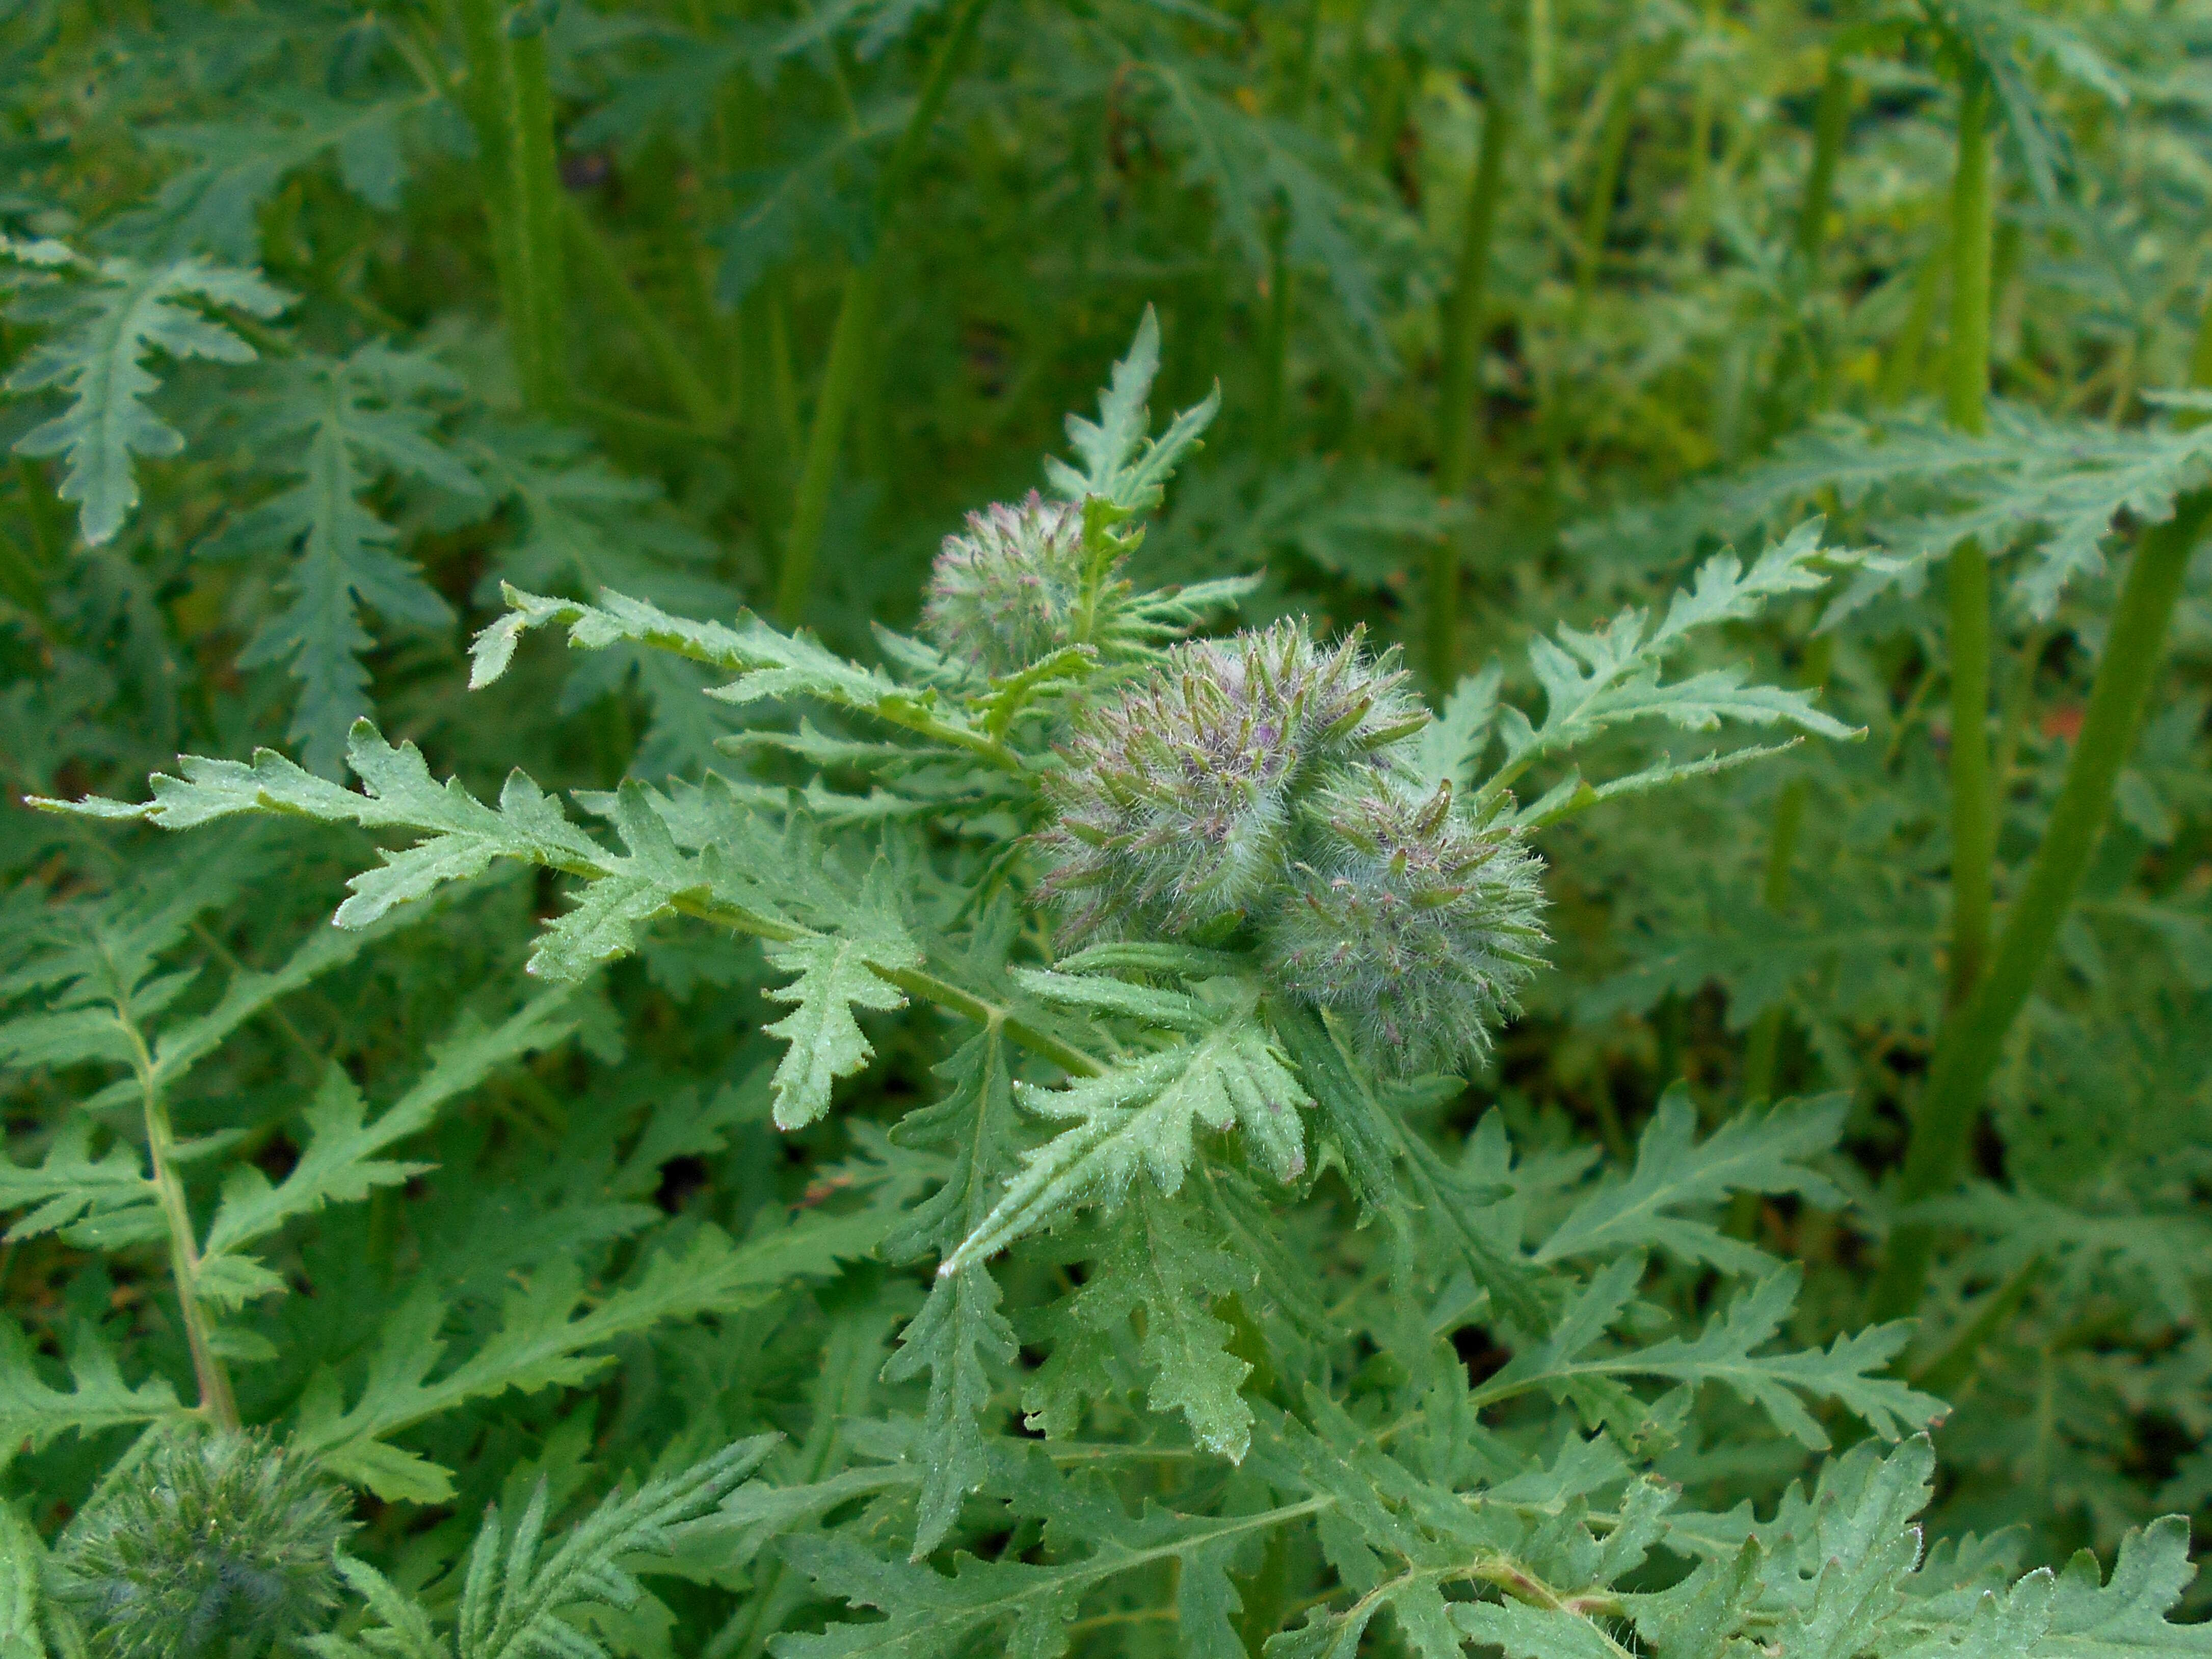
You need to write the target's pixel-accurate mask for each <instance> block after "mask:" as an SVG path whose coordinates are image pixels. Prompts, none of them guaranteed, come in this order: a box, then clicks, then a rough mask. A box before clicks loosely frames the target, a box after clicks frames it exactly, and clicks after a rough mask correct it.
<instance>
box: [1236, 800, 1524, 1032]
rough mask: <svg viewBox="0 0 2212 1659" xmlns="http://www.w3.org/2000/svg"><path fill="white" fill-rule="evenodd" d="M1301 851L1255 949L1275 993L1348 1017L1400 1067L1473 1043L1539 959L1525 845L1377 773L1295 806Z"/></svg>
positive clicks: (1506, 1009)
mask: <svg viewBox="0 0 2212 1659" xmlns="http://www.w3.org/2000/svg"><path fill="white" fill-rule="evenodd" d="M1306 816H1307V817H1308V819H1309V834H1308V836H1307V837H1306V843H1305V844H1306V848H1307V852H1306V857H1305V859H1304V860H1303V861H1302V862H1301V863H1300V864H1299V865H1298V866H1297V871H1296V874H1295V879H1294V882H1293V884H1292V893H1291V897H1290V898H1289V900H1288V901H1287V902H1285V903H1283V904H1281V905H1279V906H1278V907H1277V908H1275V910H1274V912H1273V915H1271V916H1270V917H1269V918H1268V921H1267V927H1266V930H1265V933H1264V937H1263V938H1262V939H1261V951H1262V955H1263V957H1264V959H1265V960H1266V962H1267V967H1268V970H1269V972H1270V974H1271V975H1273V977H1274V979H1275V980H1276V981H1277V982H1278V983H1279V984H1280V985H1281V986H1282V987H1283V988H1284V989H1285V990H1286V991H1291V992H1293V993H1295V994H1297V995H1299V996H1302V997H1304V998H1305V999H1306V1000H1309V1001H1311V1002H1315V1003H1318V1004H1320V1005H1322V1006H1326V1007H1330V1008H1334V1009H1336V1010H1338V1011H1339V1012H1342V1013H1344V1014H1345V1015H1346V1016H1347V1017H1349V1018H1351V1019H1352V1022H1353V1023H1354V1024H1355V1026H1356V1028H1357V1029H1358V1031H1359V1032H1360V1034H1361V1036H1363V1037H1364V1039H1365V1040H1366V1042H1368V1043H1369V1045H1370V1047H1372V1048H1375V1049H1376V1050H1378V1051H1379V1052H1381V1053H1383V1054H1386V1055H1388V1056H1389V1058H1390V1060H1392V1061H1393V1062H1394V1063H1395V1065H1396V1066H1399V1067H1400V1068H1401V1069H1402V1070H1405V1071H1409V1072H1423V1071H1431V1070H1435V1069H1438V1068H1442V1067H1449V1066H1452V1065H1454V1064H1455V1063H1457V1062H1458V1061H1460V1060H1462V1059H1464V1058H1465V1057H1466V1056H1468V1055H1469V1054H1483V1053H1485V1052H1486V1050H1487V1049H1488V1048H1489V1045H1490V1030H1491V1028H1492V1026H1494V1025H1496V1024H1498V1023H1499V1022H1500V1021H1501V1020H1503V1019H1504V1017H1505V1016H1506V1015H1507V1014H1508V1013H1510V1012H1511V1011H1512V1008H1513V1003H1514V996H1515V993H1516V992H1517V991H1518V990H1519V988H1520V987H1521V985H1522V983H1523V982H1524V981H1526V980H1527V979H1528V975H1530V974H1531V973H1533V972H1534V970H1535V969H1536V968H1537V967H1538V965H1539V963H1540V958H1539V957H1537V955H1536V951H1537V949H1538V947H1539V946H1540V945H1541V944H1542V943H1543V939H1544V934H1543V931H1542V929H1541V928H1540V927H1538V926H1537V920H1536V919H1537V916H1538V915H1539V914H1540V912H1541V908H1542V906H1543V892H1542V890H1541V886H1540V885H1539V883H1538V877H1539V875H1540V873H1541V865H1540V863H1539V862H1538V860H1537V859H1536V856H1535V854H1533V853H1531V852H1529V851H1528V848H1526V847H1524V846H1522V844H1521V842H1519V840H1518V839H1516V837H1515V836H1513V835H1512V834H1511V833H1510V832H1509V831H1506V830H1502V829H1482V828H1479V827H1477V826H1476V825H1474V824H1472V823H1468V821H1467V820H1466V819H1465V818H1464V817H1462V816H1459V815H1456V814H1455V813H1454V812H1453V811H1452V794H1451V786H1450V785H1449V783H1444V784H1439V785H1438V786H1437V789H1436V792H1435V793H1433V794H1431V795H1428V796H1426V797H1424V796H1423V795H1422V794H1421V793H1420V792H1419V791H1418V790H1416V789H1413V788H1411V787H1407V785H1406V784H1404V783H1403V782H1401V781H1398V780H1396V779H1391V778H1381V779H1372V780H1368V781H1364V782H1361V783H1359V784H1357V785H1353V786H1351V787H1338V788H1333V789H1330V790H1328V791H1327V792H1325V793H1322V794H1321V795H1320V796H1318V797H1317V798H1316V799H1314V800H1313V801H1312V802H1311V803H1310V805H1308V807H1307V810H1306Z"/></svg>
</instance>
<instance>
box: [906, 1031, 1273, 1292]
mask: <svg viewBox="0 0 2212 1659" xmlns="http://www.w3.org/2000/svg"><path fill="white" fill-rule="evenodd" d="M1217 1018H1218V1024H1214V1025H1213V1026H1212V1029H1211V1030H1207V1031H1206V1032H1205V1033H1204V1034H1202V1035H1200V1036H1196V1037H1194V1038H1193V1039H1192V1040H1190V1041H1188V1042H1176V1043H1174V1044H1171V1045H1170V1046H1169V1047H1167V1048H1161V1049H1159V1050H1158V1051H1157V1052H1155V1053H1152V1054H1146V1055H1145V1056H1143V1057H1142V1058H1140V1059H1137V1060H1130V1061H1128V1062H1127V1063H1126V1064H1123V1065H1121V1066H1116V1067H1115V1069H1114V1070H1112V1071H1110V1072H1109V1073H1106V1074H1105V1075H1103V1077H1093V1078H1081V1079H1077V1080H1075V1081H1074V1082H1073V1083H1070V1084H1069V1085H1067V1086H1066V1088H1063V1089H1039V1088H1035V1087H1031V1086H1030V1085H1023V1087H1022V1089H1021V1090H1020V1095H1021V1099H1022V1103H1023V1104H1024V1105H1025V1106H1027V1107H1028V1108H1029V1109H1030V1110H1031V1111H1033V1112H1036V1113H1037V1114H1038V1115H1041V1116H1044V1117H1048V1118H1053V1119H1056V1120H1059V1121H1062V1122H1066V1123H1068V1124H1070V1125H1071V1127H1068V1128H1067V1129H1066V1130H1065V1131H1063V1132H1062V1133H1060V1135H1058V1136H1057V1137H1055V1138H1054V1139H1052V1140H1050V1141H1048V1142H1047V1143H1046V1144H1045V1145H1044V1146H1041V1147H1039V1148H1037V1149H1036V1151H1035V1152H1030V1153H1028V1154H1027V1155H1026V1156H1025V1158H1024V1164H1023V1168H1022V1171H1021V1173H1020V1174H1019V1175H1018V1176H1015V1177H1014V1179H1013V1180H1012V1182H1009V1183H1008V1185H1007V1188H1006V1195H1005V1196H1004V1197H1002V1198H1001V1199H1000V1200H999V1202H998V1204H997V1205H996V1206H994V1208H993V1209H992V1211H991V1213H990V1214H989V1215H987V1217H985V1218H983V1220H982V1222H981V1224H980V1225H978V1226H977V1227H976V1228H975V1231H973V1232H971V1233H969V1235H968V1237H966V1238H965V1239H964V1240H963V1241H962V1243H961V1245H960V1248H959V1249H957V1250H955V1251H954V1252H953V1253H952V1254H951V1255H950V1256H948V1257H946V1258H945V1263H944V1265H943V1266H942V1267H940V1268H939V1272H940V1273H958V1272H959V1271H960V1270H961V1269H962V1268H963V1267H967V1266H968V1265H969V1263H971V1262H976V1261H982V1260H984V1259H985V1258H986V1257H987V1256H990V1255H994V1254H995V1253H996V1252H998V1251H1000V1250H1001V1249H1005V1248H1006V1246H1007V1245H1008V1244H1010V1243H1012V1242H1013V1241H1014V1240H1015V1239H1017V1238H1019V1237H1022V1236H1023V1235H1024V1234H1026V1233H1030V1232H1033V1231H1036V1229H1037V1228H1039V1227H1041V1226H1042V1225H1045V1224H1046V1223H1047V1222H1048V1221H1051V1220H1054V1219H1057V1218H1060V1217H1061V1216H1064V1215H1066V1214H1067V1213H1068V1212H1071V1211H1073V1210H1074V1209H1076V1208H1078V1207H1079V1206H1084V1205H1088V1204H1098V1203H1104V1204H1109V1205H1111V1204H1118V1203H1120V1202H1121V1200H1122V1198H1123V1196H1124V1195H1125V1194H1127V1191H1128V1188H1129V1182H1131V1180H1132V1179H1133V1178H1134V1176H1136V1173H1137V1171H1138V1170H1139V1169H1140V1168H1141V1169H1143V1170H1146V1172H1147V1173H1149V1174H1150V1176H1151V1177H1152V1182H1153V1184H1154V1185H1155V1186H1156V1187H1157V1188H1158V1189H1159V1190H1160V1191H1161V1192H1163V1193H1173V1192H1175V1191H1176V1189H1177V1188H1180V1187H1181V1186H1182V1178H1183V1175H1184V1172H1185V1171H1186V1170H1188V1169H1189V1167H1190V1160H1191V1158H1192V1157H1193V1155H1194V1151H1195V1147H1194V1135H1195V1133H1196V1132H1197V1131H1198V1129H1200V1127H1204V1128H1206V1129H1211V1130H1213V1131H1215V1132H1216V1133H1229V1132H1230V1131H1231V1130H1237V1131H1239V1132H1240V1133H1241V1134H1242V1136H1243V1140H1244V1144H1245V1146H1246V1147H1247V1148H1248V1150H1249V1152H1250V1153H1251V1155H1252V1157H1253V1158H1255V1160H1256V1161H1257V1162H1259V1163H1260V1164H1261V1166H1262V1167H1264V1168H1265V1169H1267V1170H1268V1171H1269V1172H1270V1173H1271V1174H1273V1176H1275V1177H1276V1178H1277V1179H1278V1180H1280V1181H1292V1180H1295V1179H1297V1176H1300V1175H1302V1174H1303V1173H1304V1170H1305V1142H1304V1128H1303V1127H1302V1126H1301V1124H1300V1122H1299V1119H1298V1113H1299V1112H1300V1111H1301V1110H1302V1109H1304V1108H1307V1107H1309V1106H1310V1105H1311V1104H1312V1103H1313V1102H1312V1099H1311V1097H1310V1096H1309V1095H1308V1094H1307V1093H1306V1091H1305V1090H1304V1088H1303V1087H1301V1086H1300V1085H1299V1083H1298V1080H1297V1078H1296V1077H1295V1076H1294V1075H1293V1074H1292V1073H1291V1071H1290V1069H1289V1067H1288V1065H1287V1064H1286V1062H1285V1060H1284V1058H1283V1056H1282V1054H1281V1053H1280V1051H1279V1049H1277V1048H1276V1047H1275V1043H1274V1039H1273V1035H1272V1034H1271V1033H1270V1032H1269V1031H1268V1030H1267V1027H1266V1025H1264V1024H1262V1023H1261V1021H1260V1020H1259V1018H1257V1017H1256V1014H1255V1006H1254V1003H1253V1002H1252V1000H1249V998H1247V999H1245V1000H1243V1002H1242V1003H1241V1004H1240V1005H1239V1006H1231V1007H1229V1008H1227V1009H1225V1010H1222V1011H1219V1012H1218V1015H1217Z"/></svg>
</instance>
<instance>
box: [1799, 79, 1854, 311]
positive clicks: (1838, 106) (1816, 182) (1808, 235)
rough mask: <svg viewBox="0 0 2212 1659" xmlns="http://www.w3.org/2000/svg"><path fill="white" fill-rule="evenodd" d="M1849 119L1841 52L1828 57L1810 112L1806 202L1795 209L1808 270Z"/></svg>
mask: <svg viewBox="0 0 2212 1659" xmlns="http://www.w3.org/2000/svg"><path fill="white" fill-rule="evenodd" d="M1850 118H1851V71H1850V64H1848V63H1847V62H1846V61H1845V60H1844V57H1843V55H1842V54H1841V53H1840V52H1829V54H1828V70H1827V73H1826V75H1824V76H1821V77H1820V102H1819V104H1818V105H1816V106H1814V112H1813V162H1812V165H1811V166H1810V167H1808V168H1806V170H1805V197H1804V200H1803V201H1802V203H1800V204H1799V205H1798V209H1797V253H1798V257H1799V258H1801V259H1802V260H1803V261H1804V263H1805V264H1806V265H1807V266H1808V268H1809V267H1811V266H1812V265H1814V264H1816V263H1818V261H1819V259H1820V247H1821V245H1822V244H1823V243H1824V242H1826V240H1827V237H1828V219H1829V217H1830V216H1831V214H1832V211H1833V210H1834V207H1835V200H1836V167H1837V164H1838V162H1839V161H1841V160H1842V159H1843V154H1844V130H1845V129H1846V128H1847V127H1848V126H1849V125H1850Z"/></svg>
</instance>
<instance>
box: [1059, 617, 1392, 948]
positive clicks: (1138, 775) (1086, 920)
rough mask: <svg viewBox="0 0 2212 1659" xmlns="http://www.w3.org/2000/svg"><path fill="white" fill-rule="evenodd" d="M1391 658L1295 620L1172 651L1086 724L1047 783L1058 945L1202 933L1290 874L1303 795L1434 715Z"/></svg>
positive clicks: (1080, 723)
mask: <svg viewBox="0 0 2212 1659" xmlns="http://www.w3.org/2000/svg"><path fill="white" fill-rule="evenodd" d="M1405 678H1406V676H1405V673H1404V671H1402V670H1401V669H1399V668H1398V667H1397V666H1396V665H1395V656H1394V655H1392V654H1386V655H1385V656H1384V657H1383V658H1382V659H1379V660H1377V659H1372V658H1370V657H1369V656H1368V655H1367V654H1366V653H1365V651H1364V648H1363V645H1362V639H1361V635H1359V634H1358V632H1356V631H1355V632H1354V633H1353V634H1352V635H1351V636H1350V637H1348V638H1347V639H1346V640H1345V641H1343V642H1342V643H1340V645H1338V646H1337V647H1335V648H1334V649H1333V650H1329V649H1324V648H1323V647H1320V646H1317V645H1316V643H1315V642H1314V639H1313V635H1312V634H1311V632H1310V630H1309V629H1308V628H1307V625H1306V624H1305V623H1304V622H1303V621H1297V622H1281V623H1276V624H1275V625H1274V626H1273V627H1272V628H1269V629H1266V630H1265V631H1263V632H1258V633H1248V634H1243V635H1238V636H1237V637H1236V638H1235V639H1231V640H1201V641H1193V642H1192V643H1190V644H1187V645H1182V646H1179V647H1176V649H1175V650H1173V651H1171V652H1170V653H1168V655H1167V656H1166V658H1165V659H1164V660H1163V661H1162V662H1161V663H1160V664H1159V665H1158V666H1157V667H1156V668H1155V669H1154V670H1153V671H1152V673H1151V674H1150V675H1149V676H1147V677H1146V678H1145V679H1144V680H1143V681H1141V682H1140V683H1139V684H1137V685H1135V686H1134V687H1133V688H1131V689H1129V690H1127V691H1126V692H1124V693H1123V694H1122V695H1121V696H1119V697H1117V698H1115V700H1113V701H1112V702H1103V703H1100V704H1097V705H1094V706H1093V707H1091V708H1087V709H1085V710H1084V711H1083V712H1082V714H1079V716H1078V718H1077V720H1076V724H1075V729H1074V732H1073V736H1072V737H1071V738H1070V740H1069V742H1068V744H1067V746H1066V750H1065V754H1066V761H1067V764H1066V769H1064V770H1062V771H1060V772H1058V773H1056V774H1054V775H1051V776H1050V777H1049V778H1048V780H1047V781H1046V789H1047V793H1048V796H1049V798H1050V800H1051V803H1052V805H1054V807H1055V808H1056V809H1058V813H1059V820H1060V821H1059V822H1058V823H1056V824H1054V826H1053V827H1051V828H1050V829H1047V830H1045V831H1044V832H1043V833H1042V835H1041V836H1039V838H1038V840H1039V844H1040V846H1041V847H1042V848H1043V849H1044V851H1045V852H1046V854H1048V856H1049V857H1050V858H1051V859H1052V860H1053V861H1054V866H1055V867H1054V870H1053V872H1052V873H1051V874H1050V875H1049V876H1048V878H1047V880H1046V882H1045V884H1044V892H1045V894H1046V895H1047V896H1048V897H1052V898H1054V899H1057V900H1059V901H1060V902H1061V904H1062V905H1063V907H1064V909H1065V912H1066V916H1067V921H1066V929H1065V931H1066V934H1067V936H1068V937H1070V938H1072V939H1073V938H1083V937H1085V936H1088V935H1091V934H1094V933H1111V932H1138V933H1155V934H1200V935H1209V934H1212V933H1215V932H1218V931H1219V930H1221V929H1224V928H1231V927H1234V926H1236V924H1237V922H1238V921H1241V920H1243V918H1245V917H1246V916H1248V915H1251V914H1253V913H1254V912H1255V910H1257V909H1261V908H1266V906H1267V902H1269V901H1270V899H1271V898H1272V897H1273V896H1274V895H1275V894H1277V893H1278V892H1279V890H1281V889H1282V888H1283V887H1284V886H1285V884H1287V883H1288V881H1289V880H1290V876H1291V855H1292V853H1293V851H1294V842H1295V840H1296V832H1297V823H1296V817H1297V813H1296V808H1297V802H1298V800H1299V798H1300V797H1301V796H1302V794H1303V793H1305V792H1306V791H1307V790H1308V789H1309V788H1310V787H1312V786H1313V785H1314V784H1315V783H1316V781H1319V780H1320V779H1322V778H1323V777H1325V776H1328V775H1333V774H1334V773H1336V772H1339V771H1344V770H1347V769H1350V770H1357V771H1365V772H1378V773H1379V772H1380V771H1381V770H1383V769H1388V768H1389V767H1391V766H1393V765H1395V764H1397V763H1399V762H1400V761H1401V758H1402V756H1403V750H1402V747H1401V745H1402V744H1404V742H1405V740H1406V739H1407V738H1410V737H1412V736H1413V734H1414V733H1415V732H1419V730H1420V729H1421V727H1422V726H1425V725H1426V724H1427V722H1428V714H1427V712H1426V711H1425V709H1423V708H1421V706H1420V704H1419V702H1416V701H1415V700H1414V699H1413V697H1412V696H1409V695H1408V694H1407V692H1406V691H1405V690H1404V689H1403V684H1404V681H1405Z"/></svg>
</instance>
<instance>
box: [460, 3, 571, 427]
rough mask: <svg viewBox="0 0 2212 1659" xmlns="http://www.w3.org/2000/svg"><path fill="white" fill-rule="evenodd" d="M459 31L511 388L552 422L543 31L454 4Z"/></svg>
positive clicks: (554, 230)
mask: <svg viewBox="0 0 2212 1659" xmlns="http://www.w3.org/2000/svg"><path fill="white" fill-rule="evenodd" d="M461 28H462V35H463V40H464V41H465V45H466V47H467V51H468V58H469V79H468V87H467V94H468V96H467V110H468V114H469V118H470V119H471V123H472V124H473V125H474V126H475V128H476V134H477V165H478V167H479V170H480V177H481V181H482V184H483V192H484V206H485V210H486V212H487V214H488V216H489V218H490V221H491V234H492V264H493V266H494V269H495V272H496V274H497V276H498V277H499V287H500V307H501V313H502V314H503V315H504V317H505V319H506V322H507V347H508V349H509V351H510V352H511V353H512V354H513V359H514V378H515V383H516V386H517V387H518V388H519V389H520V392H521V394H522V399H523V402H524V404H525V405H526V407H528V408H530V409H532V410H535V411H538V412H539V413H544V414H557V413H558V412H559V411H560V410H561V408H562V404H564V403H565V402H566V393H567V385H568V382H567V375H566V374H565V373H564V369H563V365H564V362H565V356H566V346H567V335H566V331H567V326H568V323H567V318H566V315H565V307H564V304H563V299H562V286H563V285H562V258H561V253H562V229H561V179H560V174H559V172H558V170H557V168H556V164H555V160H554V149H553V97H552V92H551V88H550V85H549V84H548V82H547V80H546V73H545V34H544V29H543V28H542V27H538V28H533V29H531V30H529V31H528V32H526V33H520V34H516V33H510V31H509V28H508V20H507V18H506V17H504V16H502V15H501V5H500V0H461Z"/></svg>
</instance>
